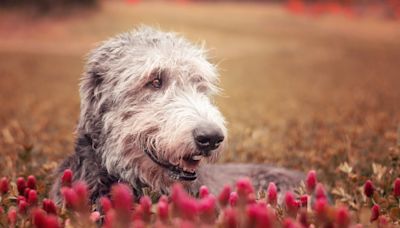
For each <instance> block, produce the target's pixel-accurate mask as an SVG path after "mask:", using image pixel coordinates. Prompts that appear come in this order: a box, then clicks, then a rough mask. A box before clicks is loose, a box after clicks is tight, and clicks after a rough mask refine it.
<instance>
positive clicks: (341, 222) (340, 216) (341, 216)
mask: <svg viewBox="0 0 400 228" xmlns="http://www.w3.org/2000/svg"><path fill="white" fill-rule="evenodd" d="M335 222H336V224H337V225H338V226H339V227H342V228H346V227H349V225H350V214H349V211H348V210H347V208H345V207H340V208H339V209H338V210H337V211H336V218H335Z"/></svg>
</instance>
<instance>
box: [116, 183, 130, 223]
mask: <svg viewBox="0 0 400 228" xmlns="http://www.w3.org/2000/svg"><path fill="white" fill-rule="evenodd" d="M111 199H112V202H113V205H114V208H115V210H117V214H118V212H122V213H124V214H125V215H127V214H130V212H131V210H132V208H133V194H132V191H131V189H130V188H129V187H128V186H127V185H125V184H117V185H114V186H113V188H112V190H111Z"/></svg>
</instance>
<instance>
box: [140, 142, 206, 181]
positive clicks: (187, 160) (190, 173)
mask: <svg viewBox="0 0 400 228" xmlns="http://www.w3.org/2000/svg"><path fill="white" fill-rule="evenodd" d="M144 152H145V154H146V155H147V156H148V157H149V158H150V159H151V160H152V161H153V162H154V163H156V164H157V165H158V166H160V167H162V168H164V169H166V170H167V171H168V175H169V176H170V177H171V178H173V179H175V180H182V181H194V180H196V179H197V173H196V168H197V167H198V165H199V164H200V162H201V159H202V158H203V156H202V155H188V156H186V157H183V158H182V159H180V162H179V163H178V164H172V163H170V162H167V161H162V160H160V159H159V158H158V157H157V156H156V155H154V153H153V152H152V151H151V150H149V149H145V150H144Z"/></svg>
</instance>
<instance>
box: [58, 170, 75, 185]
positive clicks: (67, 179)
mask: <svg viewBox="0 0 400 228" xmlns="http://www.w3.org/2000/svg"><path fill="white" fill-rule="evenodd" d="M72 177H73V173H72V170H70V169H66V170H64V173H63V175H62V177H61V185H62V186H64V187H71V186H72Z"/></svg>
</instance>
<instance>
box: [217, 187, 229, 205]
mask: <svg viewBox="0 0 400 228" xmlns="http://www.w3.org/2000/svg"><path fill="white" fill-rule="evenodd" d="M230 194H231V187H230V186H229V185H225V186H224V188H223V189H222V191H221V193H220V194H219V195H218V202H219V204H220V205H221V206H222V207H225V206H226V205H228V203H229V197H230Z"/></svg>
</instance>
